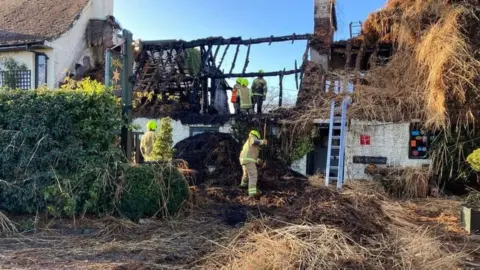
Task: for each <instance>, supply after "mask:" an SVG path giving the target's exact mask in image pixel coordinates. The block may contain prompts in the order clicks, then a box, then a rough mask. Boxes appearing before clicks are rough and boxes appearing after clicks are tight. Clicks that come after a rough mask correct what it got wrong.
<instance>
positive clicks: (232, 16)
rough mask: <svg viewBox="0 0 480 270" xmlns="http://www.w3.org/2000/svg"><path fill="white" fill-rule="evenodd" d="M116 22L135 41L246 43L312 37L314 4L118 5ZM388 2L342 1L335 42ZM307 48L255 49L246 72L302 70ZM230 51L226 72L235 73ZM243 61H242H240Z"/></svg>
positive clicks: (163, 1) (193, 1)
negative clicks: (351, 25) (241, 40)
mask: <svg viewBox="0 0 480 270" xmlns="http://www.w3.org/2000/svg"><path fill="white" fill-rule="evenodd" d="M114 2H115V4H114V5H115V12H114V15H115V17H116V18H117V19H118V20H119V21H120V23H121V24H122V26H123V27H124V28H126V29H128V30H130V31H131V32H132V33H133V34H134V38H135V39H138V38H140V39H142V40H159V39H184V40H191V39H197V38H204V37H209V36H223V37H238V36H242V37H243V38H244V39H246V38H257V37H266V36H270V35H275V36H280V35H289V34H292V33H297V34H304V33H312V32H313V15H314V7H313V3H314V0H243V1H232V0H204V1H199V0H135V1H132V0H114ZM384 3H385V0H367V1H365V0H337V17H338V28H339V29H338V31H337V33H336V34H335V39H337V40H338V39H345V38H347V37H348V35H349V28H348V25H349V23H350V22H351V21H363V20H364V19H365V18H366V16H367V15H368V14H369V13H370V12H372V11H375V10H376V9H378V8H380V7H382V6H383V5H384ZM305 46H306V43H305V42H295V44H291V42H287V43H274V44H272V45H271V46H268V45H267V44H266V45H255V46H252V48H251V52H250V64H249V66H248V69H247V71H250V72H253V71H257V70H258V69H264V70H265V71H278V70H283V69H284V68H286V69H293V68H294V61H295V60H297V61H298V63H299V65H300V64H301V59H302V55H303V53H304V51H305ZM246 51H247V47H246V46H245V47H242V48H241V49H240V53H239V56H238V59H239V60H237V64H236V68H235V70H234V71H237V72H240V71H241V69H243V64H244V62H243V61H244V57H242V56H244V55H245V54H246ZM233 54H234V49H233V48H231V49H230V50H229V53H228V54H227V57H226V58H225V62H224V65H223V68H226V72H227V71H229V70H230V64H231V62H232V59H233ZM240 59H241V60H240ZM267 82H268V84H269V86H270V87H272V86H273V87H278V78H276V77H275V78H267ZM284 89H285V95H288V96H290V97H294V96H296V87H295V80H294V77H293V76H290V77H286V78H285V80H284Z"/></svg>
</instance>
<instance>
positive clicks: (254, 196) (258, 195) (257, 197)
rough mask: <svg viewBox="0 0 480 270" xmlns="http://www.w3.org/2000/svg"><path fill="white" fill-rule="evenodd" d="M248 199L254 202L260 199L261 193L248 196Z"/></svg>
mask: <svg viewBox="0 0 480 270" xmlns="http://www.w3.org/2000/svg"><path fill="white" fill-rule="evenodd" d="M248 197H249V198H252V199H255V200H259V199H260V197H262V192H260V191H257V193H255V194H249V195H248Z"/></svg>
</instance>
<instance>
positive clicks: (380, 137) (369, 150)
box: [345, 120, 430, 180]
mask: <svg viewBox="0 0 480 270" xmlns="http://www.w3.org/2000/svg"><path fill="white" fill-rule="evenodd" d="M409 132H410V123H381V122H366V121H359V120H352V121H351V123H350V126H349V128H348V132H347V140H346V149H345V158H346V163H345V178H346V179H347V180H356V179H371V177H369V176H368V175H365V173H364V170H365V167H366V166H367V165H368V164H353V156H382V157H386V158H387V165H376V166H377V167H382V166H394V167H395V166H396V167H422V165H424V164H430V160H425V159H410V158H409V157H408V146H409V141H410V136H409ZM361 135H369V136H370V145H366V146H362V145H361V144H360V136H361Z"/></svg>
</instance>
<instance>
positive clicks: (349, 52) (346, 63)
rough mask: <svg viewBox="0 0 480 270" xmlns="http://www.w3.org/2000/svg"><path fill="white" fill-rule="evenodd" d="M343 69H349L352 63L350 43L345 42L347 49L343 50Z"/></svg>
mask: <svg viewBox="0 0 480 270" xmlns="http://www.w3.org/2000/svg"><path fill="white" fill-rule="evenodd" d="M345 56H346V57H347V59H346V60H345V69H350V63H351V62H352V41H351V40H349V41H347V49H346V50H345Z"/></svg>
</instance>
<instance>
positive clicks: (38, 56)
mask: <svg viewBox="0 0 480 270" xmlns="http://www.w3.org/2000/svg"><path fill="white" fill-rule="evenodd" d="M40 57H44V58H45V78H44V81H45V82H44V84H46V85H48V56H47V55H46V54H45V53H38V52H37V53H35V89H37V88H38V87H39V86H40V85H39V83H38V80H39V79H40V78H39V60H40Z"/></svg>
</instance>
